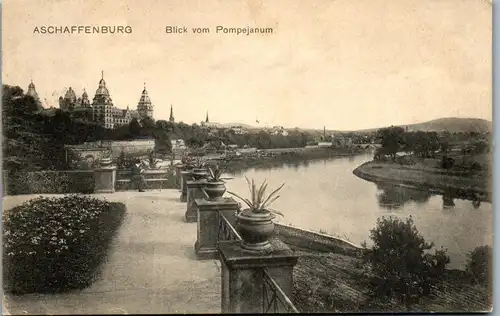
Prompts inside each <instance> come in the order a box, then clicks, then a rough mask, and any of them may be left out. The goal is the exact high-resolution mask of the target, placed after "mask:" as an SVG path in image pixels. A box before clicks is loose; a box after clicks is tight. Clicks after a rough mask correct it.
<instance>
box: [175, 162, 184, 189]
mask: <svg viewBox="0 0 500 316" xmlns="http://www.w3.org/2000/svg"><path fill="white" fill-rule="evenodd" d="M183 168H184V165H183V164H180V163H178V164H176V165H175V187H176V188H177V189H180V190H182V174H181V172H182V170H183Z"/></svg>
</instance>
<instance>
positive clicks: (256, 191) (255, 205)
mask: <svg viewBox="0 0 500 316" xmlns="http://www.w3.org/2000/svg"><path fill="white" fill-rule="evenodd" d="M245 179H246V180H247V184H248V190H249V191H250V196H251V200H249V199H246V198H242V197H241V196H239V195H238V194H236V193H233V192H229V191H228V193H229V194H231V195H234V196H235V197H237V198H239V199H240V200H242V201H243V202H245V204H246V205H248V207H249V208H250V210H251V211H252V212H254V213H266V212H271V213H274V214H278V215H281V216H283V214H282V213H280V212H278V211H276V210H274V209H271V208H269V206H270V205H271V204H272V203H273V202H274V201H276V200H277V199H278V198H279V197H280V196H279V195H276V194H278V192H279V190H281V188H283V186H284V185H285V184H284V183H283V184H282V185H281V186H280V187H279V188H277V189H276V190H274V191H273V192H271V194H269V195H268V196H266V195H265V194H266V189H267V183H266V181H267V180H264V182H262V184H261V185H260V187H259V188H257V186H256V185H255V181H254V180H253V179H252V181H251V182H250V180H248V178H247V177H245Z"/></svg>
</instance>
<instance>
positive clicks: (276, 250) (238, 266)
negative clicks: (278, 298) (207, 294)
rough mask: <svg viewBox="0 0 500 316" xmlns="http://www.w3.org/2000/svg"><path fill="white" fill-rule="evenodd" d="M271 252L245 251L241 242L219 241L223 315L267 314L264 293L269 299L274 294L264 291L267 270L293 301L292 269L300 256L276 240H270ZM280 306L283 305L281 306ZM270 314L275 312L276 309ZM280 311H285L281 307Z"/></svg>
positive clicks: (271, 310)
mask: <svg viewBox="0 0 500 316" xmlns="http://www.w3.org/2000/svg"><path fill="white" fill-rule="evenodd" d="M270 242H271V245H272V251H270V252H268V253H265V254H257V253H251V252H246V251H245V250H243V249H242V248H241V245H240V244H241V242H240V241H221V242H219V258H220V262H221V268H222V270H221V282H222V293H221V311H222V313H248V314H257V313H265V312H267V311H266V310H265V309H266V308H267V306H266V303H267V300H266V299H265V298H264V294H266V293H267V297H268V300H270V298H271V296H272V291H271V289H270V288H269V287H267V286H266V289H267V290H266V291H264V286H265V283H264V282H265V281H264V272H263V271H264V270H265V269H266V270H267V271H268V274H269V275H270V276H271V277H272V278H273V279H274V281H276V283H277V284H278V285H279V287H280V288H281V289H282V290H283V292H284V293H285V294H286V296H288V298H289V299H290V300H292V292H293V275H292V273H293V267H294V266H295V264H297V259H298V256H297V255H295V254H294V253H293V251H292V250H290V248H289V247H288V246H287V245H285V244H284V243H283V242H281V241H280V240H279V239H277V238H272V239H271V241H270ZM278 305H280V304H278ZM269 312H270V313H274V312H276V311H275V310H274V309H273V308H271V309H270V310H269ZM278 312H280V313H281V312H286V310H285V309H283V308H282V307H281V306H280V307H279V310H278Z"/></svg>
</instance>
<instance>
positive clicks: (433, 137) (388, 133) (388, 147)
mask: <svg viewBox="0 0 500 316" xmlns="http://www.w3.org/2000/svg"><path fill="white" fill-rule="evenodd" d="M376 138H377V139H378V140H379V142H380V144H381V145H382V147H381V148H379V149H378V150H377V152H376V153H375V158H376V159H379V158H382V157H383V156H390V157H391V158H392V159H396V155H397V153H398V152H405V153H409V154H413V155H415V156H417V157H421V158H430V157H435V154H436V152H438V151H439V152H441V153H443V154H447V153H449V151H450V148H451V145H452V143H457V142H462V143H468V145H470V146H472V147H471V148H469V149H468V150H469V151H471V152H474V153H484V152H487V151H488V150H489V144H488V140H485V139H483V138H482V135H480V134H479V133H453V134H452V133H448V132H444V133H440V134H438V133H437V132H424V131H416V132H414V131H412V132H408V131H405V130H404V129H403V128H401V127H396V126H391V127H388V128H381V129H379V130H378V131H377V136H376ZM464 150H467V148H465V149H464ZM464 153H466V152H464Z"/></svg>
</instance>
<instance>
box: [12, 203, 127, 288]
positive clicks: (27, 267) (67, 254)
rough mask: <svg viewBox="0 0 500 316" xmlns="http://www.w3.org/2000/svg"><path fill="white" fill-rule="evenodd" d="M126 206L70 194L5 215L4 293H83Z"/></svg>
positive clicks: (19, 207)
mask: <svg viewBox="0 0 500 316" xmlns="http://www.w3.org/2000/svg"><path fill="white" fill-rule="evenodd" d="M125 211H126V210H125V205H124V204H122V203H113V202H108V201H105V200H99V199H96V198H91V197H86V196H79V195H67V196H64V197H62V198H43V197H39V198H35V199H32V200H30V201H27V202H25V203H23V204H22V205H20V206H16V207H14V208H13V209H11V210H8V211H4V213H3V225H4V226H3V229H4V230H3V258H4V262H3V280H4V290H5V291H8V292H11V293H19V294H21V293H33V292H37V293H50V292H64V291H67V290H71V289H82V288H85V287H87V286H88V285H90V284H91V283H92V282H93V281H94V280H95V279H96V277H97V276H98V270H99V269H98V268H99V266H100V264H101V263H102V262H103V261H104V259H105V257H106V253H107V251H108V249H109V246H110V242H111V240H112V238H113V236H114V235H115V234H116V232H117V230H118V228H119V226H120V225H121V222H122V220H123V218H124V215H125Z"/></svg>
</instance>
